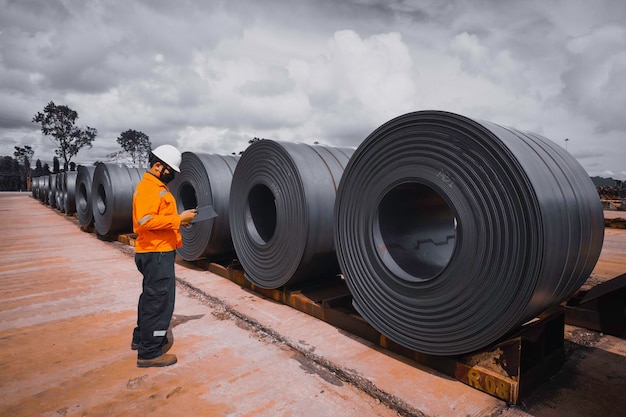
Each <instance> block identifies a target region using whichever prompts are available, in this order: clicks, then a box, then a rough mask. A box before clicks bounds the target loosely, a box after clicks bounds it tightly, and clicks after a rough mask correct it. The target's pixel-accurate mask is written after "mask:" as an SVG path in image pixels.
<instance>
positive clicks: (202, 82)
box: [0, 0, 626, 179]
mask: <svg viewBox="0 0 626 417" xmlns="http://www.w3.org/2000/svg"><path fill="white" fill-rule="evenodd" d="M0 10H2V12H1V13H0V155H10V156H12V155H13V151H14V147H15V146H24V145H30V146H32V147H33V148H34V150H35V156H34V159H41V160H42V161H51V160H52V157H53V155H54V153H53V152H54V148H55V145H54V144H53V143H52V142H51V140H50V139H49V138H48V137H45V136H43V135H42V134H41V133H40V126H39V125H37V124H35V123H32V118H33V116H34V115H35V114H36V113H37V112H40V111H43V108H44V107H45V105H46V104H47V103H48V102H50V101H53V102H54V103H55V104H57V105H66V106H69V107H70V108H71V109H73V110H75V111H77V112H78V116H79V118H78V120H77V123H76V124H77V126H80V127H85V126H90V127H94V128H96V129H97V130H98V136H97V138H96V140H95V141H94V146H93V148H84V149H83V150H81V151H80V153H79V154H78V155H77V156H76V157H74V159H73V161H74V162H77V163H84V164H87V163H92V162H94V161H96V160H106V155H107V154H110V153H112V152H115V151H118V150H120V146H119V145H118V144H117V142H116V138H117V137H118V136H119V135H120V133H121V132H123V131H126V130H128V129H134V130H138V131H141V132H144V133H145V134H147V135H148V136H149V137H150V140H151V142H152V144H153V147H154V146H158V145H160V144H163V143H171V144H174V145H178V146H179V147H180V149H181V150H182V151H193V152H208V153H218V154H230V153H233V152H239V151H242V150H244V149H245V148H246V147H247V145H248V140H250V139H251V138H254V137H262V138H268V139H276V140H287V141H297V142H306V143H313V142H319V143H321V144H325V145H332V146H354V147H356V146H358V145H359V144H360V143H361V142H362V141H363V139H365V137H366V136H367V135H368V134H369V133H371V131H373V130H374V129H375V128H376V127H378V126H379V125H381V124H382V123H384V122H386V121H388V120H390V119H392V118H394V117H396V116H399V115H401V114H404V113H407V112H411V111H416V110H433V109H434V110H446V111H451V112H455V113H459V114H462V115H464V116H468V117H471V118H475V119H480V120H488V121H491V122H494V123H498V124H502V125H506V126H511V127H515V128H517V129H521V130H528V131H532V132H535V133H538V134H541V135H543V136H545V137H547V138H548V139H551V140H553V141H554V142H556V143H557V144H559V145H561V146H563V147H567V150H568V151H569V152H570V153H571V154H572V155H574V157H576V159H577V160H578V161H579V162H580V163H581V164H582V166H583V167H584V168H585V169H586V170H587V172H588V173H589V174H590V175H602V176H612V177H613V178H619V179H626V87H625V85H626V2H624V1H623V0H595V1H593V2H590V1H588V0H580V1H579V0H554V1H544V0H538V1H534V0H528V1H513V0H511V1H508V0H482V1H478V0H477V1H472V0H467V1H461V0H457V1H452V0H341V1H339V0H282V1H281V0H263V1H259V0H224V1H222V0H206V1H201V0H178V1H164V0H142V1H140V0H134V1H128V0H106V1H105V0H0ZM566 139H568V141H566Z"/></svg>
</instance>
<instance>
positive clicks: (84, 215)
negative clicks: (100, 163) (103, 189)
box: [76, 165, 96, 227]
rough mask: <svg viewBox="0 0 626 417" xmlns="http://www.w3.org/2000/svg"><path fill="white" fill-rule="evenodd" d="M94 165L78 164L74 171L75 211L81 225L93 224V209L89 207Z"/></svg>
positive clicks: (88, 225)
mask: <svg viewBox="0 0 626 417" xmlns="http://www.w3.org/2000/svg"><path fill="white" fill-rule="evenodd" d="M95 170H96V167H95V166H93V165H89V166H85V165H79V166H78V168H77V171H76V172H77V173H76V213H77V215H78V223H79V224H80V225H81V226H83V227H91V226H93V210H92V209H91V185H92V184H93V173H94V171H95Z"/></svg>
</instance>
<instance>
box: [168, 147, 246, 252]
mask: <svg viewBox="0 0 626 417" xmlns="http://www.w3.org/2000/svg"><path fill="white" fill-rule="evenodd" d="M238 160H239V156H235V155H214V154H207V153H192V152H183V154H182V162H181V164H180V173H179V174H177V175H176V179H175V180H174V181H172V183H171V184H170V191H171V192H172V194H173V195H174V197H175V198H176V205H177V207H178V209H179V211H183V210H187V209H191V208H196V207H205V206H212V207H213V209H214V210H215V211H216V212H217V214H218V216H217V217H215V218H212V219H209V220H205V221H199V222H196V223H193V224H191V225H190V226H187V227H183V228H181V230H180V232H181V235H182V239H183V246H182V247H181V248H178V249H177V253H178V254H179V255H180V256H181V257H182V258H183V259H185V260H187V261H195V260H197V259H212V260H218V259H224V258H227V257H232V256H233V255H234V253H235V251H234V248H233V243H232V239H231V236H230V223H229V214H228V206H229V198H230V184H231V182H232V179H233V172H234V171H235V167H236V166H237V161H238Z"/></svg>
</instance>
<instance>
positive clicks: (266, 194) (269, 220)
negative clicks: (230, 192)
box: [246, 184, 276, 244]
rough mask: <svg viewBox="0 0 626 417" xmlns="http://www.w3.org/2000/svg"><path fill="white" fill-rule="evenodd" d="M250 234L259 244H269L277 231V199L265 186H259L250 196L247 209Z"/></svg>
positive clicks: (255, 187)
mask: <svg viewBox="0 0 626 417" xmlns="http://www.w3.org/2000/svg"><path fill="white" fill-rule="evenodd" d="M246 226H247V229H248V233H249V234H250V236H251V237H252V239H254V240H255V241H256V242H257V243H260V244H265V243H267V242H268V241H269V240H270V239H271V238H272V236H274V232H275V231H276V199H275V198H274V194H273V193H272V191H271V190H270V189H269V188H268V187H267V186H266V185H263V184H257V185H255V186H254V187H252V189H251V190H250V193H249V194H248V207H247V209H246Z"/></svg>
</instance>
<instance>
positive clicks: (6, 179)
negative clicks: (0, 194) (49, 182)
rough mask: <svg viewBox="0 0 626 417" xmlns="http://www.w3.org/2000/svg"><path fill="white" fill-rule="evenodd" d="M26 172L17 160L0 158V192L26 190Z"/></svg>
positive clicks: (8, 157) (7, 157)
mask: <svg viewBox="0 0 626 417" xmlns="http://www.w3.org/2000/svg"><path fill="white" fill-rule="evenodd" d="M26 184H27V183H26V171H25V169H24V168H23V166H22V165H20V162H19V161H18V160H17V159H14V158H12V157H10V156H2V157H0V191H20V190H26V188H27V185H26Z"/></svg>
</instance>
